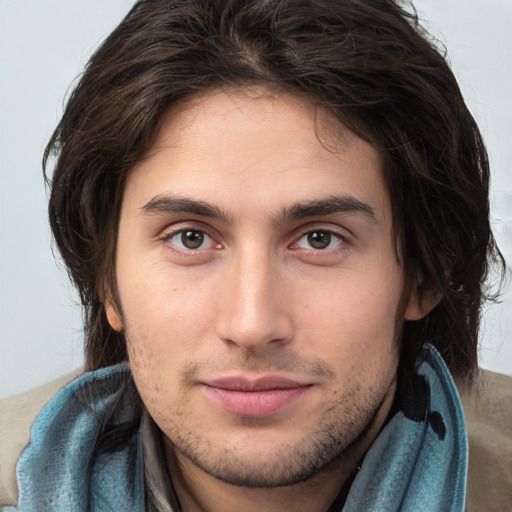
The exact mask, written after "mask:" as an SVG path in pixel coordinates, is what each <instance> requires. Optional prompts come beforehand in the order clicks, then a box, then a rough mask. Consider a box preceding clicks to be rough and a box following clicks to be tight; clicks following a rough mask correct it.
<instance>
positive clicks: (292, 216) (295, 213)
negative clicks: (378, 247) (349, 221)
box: [276, 195, 378, 224]
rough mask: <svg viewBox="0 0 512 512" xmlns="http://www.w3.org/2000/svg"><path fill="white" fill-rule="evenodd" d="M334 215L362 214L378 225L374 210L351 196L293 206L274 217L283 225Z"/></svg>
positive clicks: (334, 197) (330, 197) (328, 198)
mask: <svg viewBox="0 0 512 512" xmlns="http://www.w3.org/2000/svg"><path fill="white" fill-rule="evenodd" d="M336 213H357V214H362V215H363V216H364V217H366V218H367V219H368V220H370V221H371V222H372V223H374V224H378V220H377V215H376V213H375V209H374V208H373V207H372V206H371V205H369V204H368V203H366V202H364V201H361V200H359V199H357V198H355V197H353V196H347V195H343V196H329V197H326V198H323V199H313V200H311V201H304V202H301V203H296V204H293V205H291V206H289V207H287V208H284V209H283V210H282V211H281V212H280V213H279V215H277V217H276V223H278V224H280V223H284V222H288V221H292V220H298V219H304V218H306V217H317V216H323V215H333V214H336Z"/></svg>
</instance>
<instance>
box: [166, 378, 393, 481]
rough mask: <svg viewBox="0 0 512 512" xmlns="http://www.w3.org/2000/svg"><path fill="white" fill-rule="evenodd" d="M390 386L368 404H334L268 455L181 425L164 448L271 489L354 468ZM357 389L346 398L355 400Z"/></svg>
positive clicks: (226, 476) (229, 477)
mask: <svg viewBox="0 0 512 512" xmlns="http://www.w3.org/2000/svg"><path fill="white" fill-rule="evenodd" d="M390 387H391V385H390V386H388V387H387V388H386V389H385V390H384V391H382V392H381V393H380V394H379V396H378V397H372V398H375V399H374V400H372V403H371V404H369V403H366V404H354V403H351V402H350V401H347V400H348V399H349V397H346V398H344V399H343V400H340V401H339V402H338V403H337V404H332V406H331V407H329V409H330V411H331V413H330V414H326V417H325V418H323V419H322V420H321V421H319V422H318V424H317V425H315V426H313V427H311V428H310V429H309V431H308V432H307V433H305V434H304V435H303V436H302V438H301V439H300V440H299V441H296V442H295V443H294V444H288V443H282V444H281V445H280V446H277V447H275V448H274V449H273V450H272V452H271V453H269V452H268V450H267V451H265V450H262V451H258V450H257V449H256V450H255V449H254V448H253V447H249V446H240V447H238V448H237V449H233V448H231V449H230V448H226V447H224V448H222V447H219V448H215V447H212V444H211V442H210V440H209V439H206V438H205V436H204V435H203V436H198V435H197V430H195V429H193V428H189V426H187V427H185V426H183V425H182V426H178V425H175V426H174V427H173V428H172V429H171V431H170V432H169V435H168V436H167V441H168V442H167V443H166V444H167V447H168V449H170V450H172V451H174V455H175V456H178V455H181V456H182V457H185V458H186V459H187V460H188V461H190V462H191V463H192V464H193V465H195V466H196V467H198V468H199V469H200V470H202V471H203V472H205V473H206V474H208V475H210V476H212V477H214V478H216V479H218V480H221V481H223V482H226V483H228V484H231V485H234V486H241V487H247V488H265V489H272V488H279V487H285V486H291V485H296V484H299V483H302V482H306V481H308V480H311V479H312V478H314V477H315V476H317V475H319V474H321V473H323V472H326V471H336V470H337V469H339V468H340V467H351V468H355V466H356V464H357V463H358V462H359V458H360V457H361V455H362V454H361V453H360V447H361V446H363V445H365V440H367V438H368V436H369V434H370V433H371V431H372V429H373V427H374V426H375V422H376V419H377V417H378V413H379V411H380V410H381V408H382V406H383V403H384V401H385V400H386V397H387V394H388V391H389V389H390ZM359 391H360V390H359V389H356V390H352V391H351V392H350V393H347V395H350V397H351V398H353V396H354V395H357V394H359ZM336 411H337V413H336ZM263 424H265V419H259V418H240V425H241V427H242V428H246V429H253V430H255V431H257V429H258V427H260V426H262V425H263ZM255 438H256V439H257V432H256V435H255Z"/></svg>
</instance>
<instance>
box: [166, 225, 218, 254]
mask: <svg viewBox="0 0 512 512" xmlns="http://www.w3.org/2000/svg"><path fill="white" fill-rule="evenodd" d="M169 242H170V243H172V244H173V245H174V246H176V247H178V249H181V250H185V251H193V250H196V249H209V248H211V247H213V245H214V241H213V240H212V238H210V237H209V236H208V235H207V234H206V233H205V232H204V231H199V230H197V229H182V230H180V231H177V232H176V233H174V234H173V235H172V236H171V237H169Z"/></svg>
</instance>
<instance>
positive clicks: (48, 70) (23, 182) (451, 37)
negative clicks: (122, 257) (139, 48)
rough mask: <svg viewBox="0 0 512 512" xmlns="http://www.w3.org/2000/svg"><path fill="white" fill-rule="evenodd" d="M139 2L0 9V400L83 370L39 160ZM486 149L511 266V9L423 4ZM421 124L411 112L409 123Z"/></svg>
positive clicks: (510, 363)
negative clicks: (90, 63)
mask: <svg viewBox="0 0 512 512" xmlns="http://www.w3.org/2000/svg"><path fill="white" fill-rule="evenodd" d="M131 5H132V1H131V0H0V240H1V242H0V244H1V245H0V247H1V250H0V397H2V396H7V395H11V394H14V393H17V392H21V391H23V390H26V389H28V388H31V387H34V386H36V385H39V384H41V383H43V382H45V381H48V380H51V379H53V378H55V377H57V376H58V375H61V374H63V373H66V372H68V371H70V370H71V369H73V368H77V367H79V366H80V365H81V364H82V335H81V315H80V308H79V307H78V306H77V305H76V296H75V294H74V292H73V290H72V289H71V287H70V285H69V282H68V279H67V275H66V272H65V270H63V269H62V268H59V266H58V265H56V263H55V261H54V258H53V256H52V252H51V249H50V240H51V237H50V233H49V228H48V225H47V217H46V202H47V191H46V190H45V187H44V183H43V178H42V172H41V156H42V153H43V149H44V146H45V144H46V142H47V140H48V138H49V137H50V135H51V133H52V131H53V129H54V127H55V125H56V123H57V121H58V119H59V116H60V114H61V112H62V105H63V100H64V98H65V96H66V94H68V93H69V91H70V86H71V84H72V83H73V81H74V80H75V79H76V77H77V76H78V74H79V73H80V71H81V70H82V69H83V67H84V65H85V63H86V62H87V59H88V57H89V55H90V54H91V52H92V51H93V50H94V48H95V47H96V46H97V45H98V44H99V43H100V42H101V41H102V39H103V38H104V37H105V36H106V35H107V34H108V33H109V32H110V31H111V30H112V29H113V28H114V27H115V26H116V24H117V23H118V22H119V21H120V20H121V18H122V17H123V16H124V14H125V13H126V12H127V11H128V10H129V8H130V6H131ZM415 5H416V7H417V9H418V11H419V13H420V16H421V18H422V19H424V20H428V21H427V22H426V26H427V27H428V28H429V30H430V31H431V32H432V33H433V34H434V35H435V36H436V37H437V38H438V39H439V40H440V41H441V42H442V43H443V44H445V45H446V47H447V49H448V58H449V60H450V62H451V65H452V67H453V69H454V71H455V74H456V76H457V77H458V80H459V83H460V85H461V87H462V90H463V93H464V96H465V98H466V101H467V103H468V105H469V106H470V109H471V111H472V112H473V114H474V116H475V117H476V119H477V122H478V123H479V125H480V127H481V130H482V132H483V134H484V137H485V139H486V141H487V145H488V149H489V153H490V159H491V165H492V170H493V182H492V189H493V193H492V204H493V214H492V216H493V225H494V229H495V233H496V236H497V239H498V242H499V243H500V246H501V249H502V251H503V253H504V254H505V256H506V257H508V259H509V261H512V94H511V91H512V69H511V63H512V30H511V29H512V0H486V2H483V1H482V0H420V1H417V2H415ZM411 115H414V112H411ZM502 300H503V302H502V303H501V304H498V305H492V306H489V307H487V308H486V313H485V321H484V326H483V332H482V346H481V349H480V356H481V359H480V361H481V365H482V366H484V367H486V368H490V369H494V370H496V371H501V372H504V373H508V374H512V298H511V296H510V292H509V291H508V289H506V290H505V291H504V294H503V297H502Z"/></svg>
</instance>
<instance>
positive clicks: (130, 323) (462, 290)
mask: <svg viewBox="0 0 512 512" xmlns="http://www.w3.org/2000/svg"><path fill="white" fill-rule="evenodd" d="M50 155H55V156H56V164H55V169H54V173H53V176H52V179H51V187H52V195H51V199H50V221H51V225H52V229H53V233H54V236H55V240H56V242H57V244H58V247H59V249H60V251H61V254H62V256H63V259H64V261H65V262H66V265H67V266H68V269H69V272H70V275H71V277H72V279H73V281H74V283H75V285H76V286H77V288H78V290H79V293H80V297H81V300H82V303H83V305H84V311H85V333H86V339H85V343H86V366H87V368H86V369H87V370H89V371H88V372H87V373H85V374H84V375H82V376H81V377H79V378H78V379H76V380H74V381H73V382H72V383H71V384H69V385H68V386H66V387H65V388H64V389H63V390H62V391H61V392H60V393H59V394H58V395H57V396H56V397H55V398H54V399H52V400H51V401H50V403H49V404H48V405H47V406H46V407H45V408H44V409H43V410H42V412H41V413H40V414H39V416H38V417H37V419H36V420H35V423H34V426H33V429H32V437H31V443H30V444H29V445H28V447H27V448H26V449H25V450H24V451H23V454H22V455H21V458H20V460H19V463H18V466H17V467H18V470H17V471H18V473H17V487H18V490H19V497H18V499H17V504H18V507H19V509H20V510H23V511H25V510H173V511H177V510H183V511H184V512H188V511H200V510H205V511H235V510H244V511H252V510H266V511H282V510H307V511H313V512H314V511H335V510H348V511H355V510H364V511H394V510H410V511H412V510H414V511H421V510H425V511H427V510H429V511H431V510H439V511H445V510H454V511H455V510H463V509H464V502H465V494H466V459H467V439H466V433H465V428H464V417H463V413H462V408H461V404H460V401H459V398H458V395H457V391H456V389H455V386H454V383H453V381H452V376H453V377H454V378H455V379H456V380H457V381H458V382H459V383H460V385H461V386H463V385H468V386H469V385H470V383H471V381H472V380H473V379H474V376H475V374H476V367H477V360H476V355H477V333H478V325H479V311H480V305H481V301H482V297H483V283H484V280H485V277H486V274H487V269H488V265H489V264H490V263H491V262H492V261H501V260H500V254H499V251H498V250H497V248H496V247H495V244H494V239H493V237H492V233H491V231H490V228H489V221H488V208H489V204H488V179H489V169H488V163H487V156H486V153H485V149H484V145H483V142H482V140H481V137H480V134H479V132H478V128H477V127H476V125H475V123H474V120H473V118H472V117H471V115H470V113H469V111H468V110H467V108H466V106H465V104H464V101H463V99H462V97H461V94H460V91H459V89H458V86H457V83H456V81H455V78H454V77H453V74H452V73H451V71H450V69H449V68H448V66H447V64H446V63H445V61H444V59H443V58H442V56H441V55H439V53H438V52H437V51H436V50H435V49H434V48H433V47H432V45H431V44H430V43H429V42H428V41H427V40H426V39H425V38H424V37H423V36H422V35H421V30H420V29H419V27H418V26H417V24H416V20H415V18H414V17H413V16H411V15H409V14H408V13H407V12H406V11H404V10H402V9H401V8H400V7H399V6H397V5H396V4H395V3H393V2H390V1H383V0H379V1H377V0H374V1H366V2H361V1H355V0H343V1H339V0H338V1H334V0H329V1H327V0H323V1H319V0H316V1H313V0H309V1H298V0H290V1H275V2H272V1H265V0H255V1H251V2H247V1H241V0H238V1H234V0H233V1H209V2H205V1H199V0H187V1H176V2H169V1H156V0H153V1H150V0H146V1H140V2H138V3H136V5H135V6H134V8H133V9H132V11H131V12H130V13H129V14H128V16H127V17H126V18H125V20H124V21H123V22H122V23H121V24H120V26H119V27H118V28H117V29H116V30H115V31H114V32H113V33H112V34H111V35H110V36H109V38H108V39H107V40H106V41H105V43H104V44H103V45H102V46H101V47H100V49H99V50H98V51H97V52H96V54H95V55H94V56H93V58H92V59H91V61H90V63H89V65H88V66H87V69H86V71H85V73H84V75H83V77H82V78H81V80H80V82H79V84H78V85H77V87H76V89H75V91H74V93H73V94H72V96H71V98H70V100H69V102H68V105H67V108H66V111H65V112H64V115H63V118H62V120H61V122H60V124H59V126H58V128H57V130H56V131H55V133H54V135H53V137H52V139H51V141H50V143H49V145H48V148H47V151H46V154H45V161H46V159H47V158H48V157H49V156H50Z"/></svg>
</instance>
